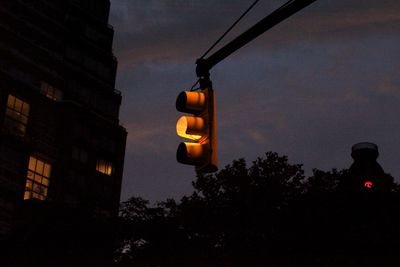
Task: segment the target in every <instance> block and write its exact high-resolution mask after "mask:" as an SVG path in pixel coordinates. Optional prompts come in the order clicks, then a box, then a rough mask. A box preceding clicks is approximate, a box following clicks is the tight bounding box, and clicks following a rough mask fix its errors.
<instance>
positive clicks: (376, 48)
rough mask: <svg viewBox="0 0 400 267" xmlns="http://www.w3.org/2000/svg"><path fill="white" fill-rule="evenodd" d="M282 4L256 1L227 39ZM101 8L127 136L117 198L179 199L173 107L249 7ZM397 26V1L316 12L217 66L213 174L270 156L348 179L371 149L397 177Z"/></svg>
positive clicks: (184, 2) (116, 1) (237, 0)
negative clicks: (346, 170)
mask: <svg viewBox="0 0 400 267" xmlns="http://www.w3.org/2000/svg"><path fill="white" fill-rule="evenodd" d="M282 2H283V1H264V3H263V4H262V5H260V6H259V7H258V8H257V9H256V10H254V13H252V15H251V16H250V17H248V18H247V19H246V20H245V21H244V22H243V24H242V23H241V25H240V27H239V28H238V29H236V31H235V32H234V33H233V34H232V35H230V37H229V38H232V36H235V35H236V34H238V33H240V32H241V31H242V30H244V29H246V28H247V27H249V26H250V25H252V24H254V22H255V21H257V20H259V19H260V18H262V17H263V16H264V15H265V14H266V13H268V12H271V11H272V10H273V9H274V8H276V7H278V6H279V5H280V4H282ZM111 4H112V13H111V24H113V25H114V28H115V42H114V50H115V53H116V55H117V56H118V59H119V69H118V76H117V78H118V79H117V87H118V89H120V90H121V91H122V92H123V104H122V107H121V121H122V122H123V123H124V125H125V126H126V127H127V129H128V146H127V156H126V165H125V175H124V186H123V198H126V197H128V196H130V195H131V194H133V193H135V194H139V195H142V196H144V197H146V198H150V199H152V200H154V199H156V200H160V199H163V198H164V197H171V196H176V197H179V196H182V195H183V194H190V193H191V186H190V182H191V180H192V179H194V177H195V175H194V169H193V168H192V166H184V165H181V164H178V163H176V160H175V151H176V148H177V146H178V144H179V142H180V140H179V138H178V137H177V136H176V135H175V123H176V120H177V119H178V117H179V116H180V115H181V114H179V113H178V112H177V111H176V110H175V107H174V104H175V99H176V96H177V95H178V93H179V92H180V91H182V90H185V89H188V88H189V87H190V86H191V85H192V84H193V82H194V81H195V80H196V77H195V73H194V61H195V59H196V57H198V56H200V55H201V54H202V52H204V51H205V50H206V48H208V47H209V45H210V44H211V43H213V41H215V39H216V38H217V37H219V36H220V34H221V33H222V32H223V31H224V30H225V29H226V28H227V27H228V26H229V25H230V24H231V23H232V21H233V20H234V19H235V18H237V17H238V16H239V15H240V14H241V13H242V12H243V10H244V9H245V8H247V6H248V5H249V3H248V2H247V1H242V0H231V1H228V0H220V1H214V0H213V1H211V0H203V1H195V0H175V1H173V0H171V1H161V0H146V1H145V0H138V1H128V0H112V2H111ZM399 14H400V2H399V1H397V0H396V1H394V0H391V1H388V0H383V1H372V0H349V1H341V2H340V1H339V2H338V1H334V0H324V1H316V2H315V3H314V4H313V5H311V6H310V7H307V8H306V9H305V10H303V11H301V12H300V13H299V14H296V15H295V16H294V17H292V18H291V19H289V20H288V21H285V22H284V23H282V24H280V25H279V26H278V27H276V28H274V29H273V30H271V31H270V32H268V33H266V34H264V35H263V36H262V37H260V38H259V39H257V40H256V41H254V42H252V44H249V45H248V46H246V47H244V48H243V49H242V50H241V51H240V53H239V52H238V53H235V54H234V55H232V56H231V57H229V58H227V59H226V60H224V61H223V62H221V63H220V64H218V65H217V66H216V67H215V68H214V69H213V70H212V80H213V84H214V87H215V89H216V93H217V124H218V141H219V155H220V161H221V166H224V165H225V164H228V163H229V162H230V161H231V160H232V159H235V158H239V157H245V158H246V159H248V160H249V161H251V160H253V159H255V158H256V157H257V156H260V155H262V154H263V153H264V152H266V151H277V152H279V153H281V154H286V155H289V158H290V159H291V161H292V162H295V163H304V164H305V168H306V170H307V169H308V170H311V168H314V167H318V168H322V169H324V168H325V169H326V168H331V167H338V168H341V167H348V166H349V164H351V157H350V154H349V149H350V147H351V145H352V144H354V143H356V142H359V141H372V142H377V144H378V145H379V146H380V148H381V157H382V158H381V159H382V163H383V164H382V165H383V167H384V168H385V169H387V170H388V171H390V172H392V173H394V174H400V167H399V166H398V164H397V162H396V160H395V158H396V157H395V156H393V155H396V153H397V154H398V152H396V151H400V141H399V140H397V136H399V135H400V121H399V120H398V119H397V117H396V114H398V113H399V106H398V97H397V96H398V94H399V85H400V78H399V75H398V70H399V68H400V46H399V45H398V44H399V43H400V34H399V33H400V23H399V22H400V21H399ZM229 38H228V39H229ZM386 153H389V155H391V156H387V154H386Z"/></svg>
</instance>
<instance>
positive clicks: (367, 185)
mask: <svg viewBox="0 0 400 267" xmlns="http://www.w3.org/2000/svg"><path fill="white" fill-rule="evenodd" d="M373 186H374V183H373V182H371V181H366V182H365V183H364V187H365V188H368V189H372V187H373Z"/></svg>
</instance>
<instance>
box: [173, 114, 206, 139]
mask: <svg viewBox="0 0 400 267" xmlns="http://www.w3.org/2000/svg"><path fill="white" fill-rule="evenodd" d="M204 131H205V123H204V120H203V119H202V118H200V117H192V116H182V117H180V119H179V120H178V122H177V123H176V132H177V134H178V135H179V136H181V137H183V138H187V139H191V140H196V141H197V140H200V139H201V137H202V134H204Z"/></svg>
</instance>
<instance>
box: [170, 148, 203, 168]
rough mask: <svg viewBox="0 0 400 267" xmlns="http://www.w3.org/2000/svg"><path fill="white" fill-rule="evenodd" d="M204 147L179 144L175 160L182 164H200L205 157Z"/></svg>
mask: <svg viewBox="0 0 400 267" xmlns="http://www.w3.org/2000/svg"><path fill="white" fill-rule="evenodd" d="M206 149H207V148H206V146H204V145H201V144H198V143H180V144H179V146H178V151H177V152H176V159H177V160H178V162H180V163H183V164H190V165H196V164H202V163H203V162H204V157H205V156H206V155H207V153H206V151H205V150H206Z"/></svg>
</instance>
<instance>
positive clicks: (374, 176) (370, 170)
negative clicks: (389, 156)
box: [349, 142, 392, 193]
mask: <svg viewBox="0 0 400 267" xmlns="http://www.w3.org/2000/svg"><path fill="white" fill-rule="evenodd" d="M351 156H352V158H353V159H354V162H353V164H352V165H351V167H350V169H349V171H350V179H351V181H349V182H351V185H352V187H353V189H354V190H356V191H359V192H366V193H368V192H370V193H372V192H389V191H390V189H391V186H392V180H391V178H390V176H388V175H387V174H385V172H384V170H383V169H382V167H381V165H380V164H379V163H378V162H377V161H376V160H377V158H378V156H379V152H378V146H377V145H376V144H373V143H369V142H362V143H357V144H355V145H353V146H352V149H351Z"/></svg>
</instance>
